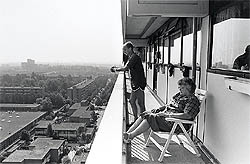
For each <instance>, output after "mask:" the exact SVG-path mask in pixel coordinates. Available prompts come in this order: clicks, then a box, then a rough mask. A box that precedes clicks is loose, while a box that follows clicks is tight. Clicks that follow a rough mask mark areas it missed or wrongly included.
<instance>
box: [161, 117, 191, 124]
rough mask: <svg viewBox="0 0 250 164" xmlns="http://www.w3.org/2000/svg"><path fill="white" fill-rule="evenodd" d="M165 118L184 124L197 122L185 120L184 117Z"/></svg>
mask: <svg viewBox="0 0 250 164" xmlns="http://www.w3.org/2000/svg"><path fill="white" fill-rule="evenodd" d="M165 120H166V121H171V122H179V123H184V124H194V123H195V121H190V120H183V119H178V118H165Z"/></svg>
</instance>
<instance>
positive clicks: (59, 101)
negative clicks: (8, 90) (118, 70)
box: [0, 72, 116, 110]
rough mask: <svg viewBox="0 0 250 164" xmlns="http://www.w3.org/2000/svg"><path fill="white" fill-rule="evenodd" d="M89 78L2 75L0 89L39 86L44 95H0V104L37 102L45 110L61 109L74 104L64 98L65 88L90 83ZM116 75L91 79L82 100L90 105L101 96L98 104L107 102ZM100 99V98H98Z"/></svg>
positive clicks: (65, 94)
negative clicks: (85, 82)
mask: <svg viewBox="0 0 250 164" xmlns="http://www.w3.org/2000/svg"><path fill="white" fill-rule="evenodd" d="M91 78H92V77H91V76H88V77H83V76H78V77H73V76H71V75H67V76H62V75H58V76H56V77H50V76H45V75H43V74H37V73H34V72H33V73H31V75H27V74H16V75H15V76H10V75H8V74H5V75H3V76H2V77H1V79H0V86H4V87H17V86H18V87H20V86H23V87H42V88H44V92H43V93H34V92H31V93H25V94H2V93H1V95H0V102H1V103H23V104H27V103H28V104H30V103H39V104H42V106H43V108H44V110H52V108H60V107H61V106H63V105H64V104H66V103H68V104H71V103H73V102H72V101H73V100H70V99H69V98H68V96H67V88H69V87H72V86H73V85H75V84H78V83H80V82H82V81H84V80H86V79H87V80H91ZM115 80H116V76H114V75H113V74H106V75H102V76H98V77H96V78H94V79H93V82H92V83H91V85H89V86H87V87H86V88H85V89H84V91H83V93H82V99H84V100H88V101H89V102H91V101H92V102H94V101H96V99H98V98H96V99H94V98H95V97H96V96H97V97H98V94H99V95H102V96H101V97H102V98H101V99H102V100H100V101H101V103H99V102H98V105H102V103H103V102H104V103H105V102H107V101H108V99H109V96H110V94H111V92H112V90H111V89H110V88H112V89H113V85H114V83H115ZM99 97H100V96H99ZM92 99H94V100H92Z"/></svg>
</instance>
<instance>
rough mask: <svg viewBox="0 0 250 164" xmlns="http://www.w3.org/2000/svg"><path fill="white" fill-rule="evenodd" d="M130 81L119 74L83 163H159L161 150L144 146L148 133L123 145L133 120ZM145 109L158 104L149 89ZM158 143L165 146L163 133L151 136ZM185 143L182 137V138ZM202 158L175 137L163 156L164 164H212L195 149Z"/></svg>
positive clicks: (146, 90) (152, 146)
mask: <svg viewBox="0 0 250 164" xmlns="http://www.w3.org/2000/svg"><path fill="white" fill-rule="evenodd" d="M129 90H130V85H129V79H128V78H125V76H124V74H123V73H120V74H119V76H118V78H117V81H116V84H115V86H114V89H113V92H112V95H111V97H110V99H109V102H108V105H107V108H106V111H105V113H104V116H103V119H102V121H101V124H100V126H99V129H98V131H97V133H96V136H95V139H94V141H93V145H92V147H91V151H90V153H89V155H88V158H87V161H86V164H96V163H117V164H119V163H123V164H127V163H128V164H137V163H159V162H158V161H157V159H158V158H159V155H160V150H159V149H158V148H157V147H156V146H155V145H153V144H150V145H149V147H145V142H146V138H147V137H148V132H146V133H144V134H142V135H140V136H138V137H136V138H135V139H134V140H133V141H132V143H131V144H125V143H123V136H122V134H123V132H124V131H126V124H128V123H130V122H132V121H133V116H132V111H131V108H130V105H129V103H128V101H127V99H126V97H125V93H126V91H128V92H129ZM145 99H146V109H147V110H150V109H152V108H157V107H159V106H160V103H159V102H158V101H157V98H156V97H155V96H154V95H153V94H152V92H151V91H150V89H149V88H146V89H145ZM154 138H155V139H156V140H157V141H158V142H159V143H164V141H165V139H166V138H167V136H166V134H165V136H164V135H163V134H161V135H159V136H158V135H155V137H154ZM183 140H184V138H183ZM198 149H199V151H200V153H201V156H200V157H197V156H196V155H195V154H194V150H193V149H192V148H191V146H189V145H187V144H185V143H184V147H183V146H180V145H179V142H178V140H177V139H176V138H173V141H171V143H170V146H169V149H168V153H166V154H165V156H164V159H163V163H192V164H195V163H197V164H198V163H199V164H202V163H212V162H210V160H211V159H210V160H209V159H208V158H207V156H206V155H207V154H205V152H204V151H203V150H202V149H200V147H198Z"/></svg>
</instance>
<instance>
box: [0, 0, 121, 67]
mask: <svg viewBox="0 0 250 164" xmlns="http://www.w3.org/2000/svg"><path fill="white" fill-rule="evenodd" d="M27 59H33V60H35V61H36V63H79V64H80V63H96V64H113V63H114V64H116V63H118V64H120V63H121V61H122V24H121V10H120V1H119V0H1V1H0V63H19V62H25V61H26V60H27Z"/></svg>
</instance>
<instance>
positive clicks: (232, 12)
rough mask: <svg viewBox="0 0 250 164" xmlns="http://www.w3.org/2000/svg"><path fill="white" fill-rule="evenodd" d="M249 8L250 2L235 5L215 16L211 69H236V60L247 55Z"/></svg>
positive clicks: (249, 38)
mask: <svg viewBox="0 0 250 164" xmlns="http://www.w3.org/2000/svg"><path fill="white" fill-rule="evenodd" d="M214 5H216V4H214ZM249 6H250V2H247V1H245V2H238V3H233V4H231V5H230V6H228V7H226V8H223V9H218V11H216V12H215V14H214V15H213V19H212V22H213V27H212V29H213V31H212V32H213V42H212V43H213V45H212V60H211V64H212V65H211V68H217V69H218V68H219V69H235V68H233V63H234V61H235V59H236V58H237V57H238V56H240V55H242V54H243V53H245V49H246V47H247V46H248V45H250V30H249V29H250V13H249V9H250V7H249ZM221 8H222V7H221ZM237 70H239V71H241V70H240V69H237ZM248 71H249V69H248Z"/></svg>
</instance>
